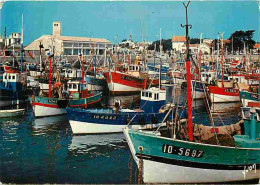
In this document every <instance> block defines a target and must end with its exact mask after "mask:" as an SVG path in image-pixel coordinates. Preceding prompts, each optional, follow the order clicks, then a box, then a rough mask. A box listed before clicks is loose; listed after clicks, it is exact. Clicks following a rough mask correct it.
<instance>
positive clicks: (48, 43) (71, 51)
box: [25, 21, 113, 56]
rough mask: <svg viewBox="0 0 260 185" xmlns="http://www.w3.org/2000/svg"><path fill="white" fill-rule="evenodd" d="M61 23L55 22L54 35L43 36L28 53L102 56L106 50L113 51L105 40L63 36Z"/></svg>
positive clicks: (29, 48)
mask: <svg viewBox="0 0 260 185" xmlns="http://www.w3.org/2000/svg"><path fill="white" fill-rule="evenodd" d="M61 33H62V29H61V22H59V21H55V22H53V30H52V35H43V36H41V37H40V38H38V39H36V40H34V41H33V42H32V43H30V44H29V45H28V46H26V47H25V50H27V51H39V50H40V45H41V46H43V48H42V51H44V52H46V54H54V55H56V56H58V55H65V56H78V55H79V54H83V55H91V54H92V51H94V52H95V54H96V55H102V54H103V53H104V52H105V50H106V49H108V50H109V49H112V48H113V43H112V42H110V41H108V40H106V39H103V38H86V37H71V36H62V35H61Z"/></svg>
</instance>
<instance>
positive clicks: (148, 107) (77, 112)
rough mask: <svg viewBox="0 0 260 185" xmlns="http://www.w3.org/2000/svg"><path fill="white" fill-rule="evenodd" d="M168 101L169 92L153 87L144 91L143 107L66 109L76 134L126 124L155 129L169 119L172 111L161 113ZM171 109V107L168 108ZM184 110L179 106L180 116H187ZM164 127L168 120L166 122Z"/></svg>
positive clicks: (116, 129)
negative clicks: (167, 94)
mask: <svg viewBox="0 0 260 185" xmlns="http://www.w3.org/2000/svg"><path fill="white" fill-rule="evenodd" d="M165 104H166V91H165V90H160V89H159V88H155V87H153V88H151V89H147V90H144V91H142V92H141V106H140V109H135V110H132V109H121V108H120V107H119V106H117V108H115V109H112V108H107V109H87V110H84V109H72V108H67V113H68V119H69V122H70V126H71V128H72V132H73V134H90V133H92V134H93V133H95V134H96V133H116V132H122V131H123V130H122V129H123V128H124V127H125V126H127V125H128V126H129V127H130V128H133V129H154V128H157V127H158V126H159V124H160V123H162V122H164V121H165V122H166V120H164V119H166V118H165V117H167V116H168V115H169V112H170V110H169V111H164V112H161V113H159V110H160V108H162V107H164V106H165ZM166 110H168V109H166ZM185 115H186V110H185V109H181V108H180V109H179V116H180V117H181V118H184V117H185ZM164 126H165V123H164Z"/></svg>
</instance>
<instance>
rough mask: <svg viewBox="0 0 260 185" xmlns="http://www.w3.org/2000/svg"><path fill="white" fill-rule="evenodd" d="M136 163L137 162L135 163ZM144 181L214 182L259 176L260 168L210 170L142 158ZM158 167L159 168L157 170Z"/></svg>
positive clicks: (241, 179)
mask: <svg viewBox="0 0 260 185" xmlns="http://www.w3.org/2000/svg"><path fill="white" fill-rule="evenodd" d="M137 164H138V163H137ZM143 164H144V167H143V169H144V172H143V181H144V182H145V183H215V182H231V181H234V179H236V181H243V180H250V179H257V178H259V173H260V170H252V171H249V172H246V175H244V170H211V169H202V168H192V167H183V166H177V165H171V164H165V163H159V162H155V161H149V160H143ZM158 169H160V170H158Z"/></svg>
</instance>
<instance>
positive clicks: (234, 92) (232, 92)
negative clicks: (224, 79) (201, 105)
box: [208, 86, 239, 96]
mask: <svg viewBox="0 0 260 185" xmlns="http://www.w3.org/2000/svg"><path fill="white" fill-rule="evenodd" d="M208 88H209V92H210V94H219V95H227V96H239V90H238V89H234V88H227V87H223V88H222V87H217V86H209V87H208Z"/></svg>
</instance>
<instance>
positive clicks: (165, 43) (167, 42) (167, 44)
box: [148, 39, 172, 51]
mask: <svg viewBox="0 0 260 185" xmlns="http://www.w3.org/2000/svg"><path fill="white" fill-rule="evenodd" d="M155 44H156V51H159V49H160V48H159V45H160V41H159V40H157V41H154V42H153V43H152V45H150V46H149V47H148V50H154V45H155ZM162 46H163V50H164V51H165V50H170V49H172V40H171V39H162Z"/></svg>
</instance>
